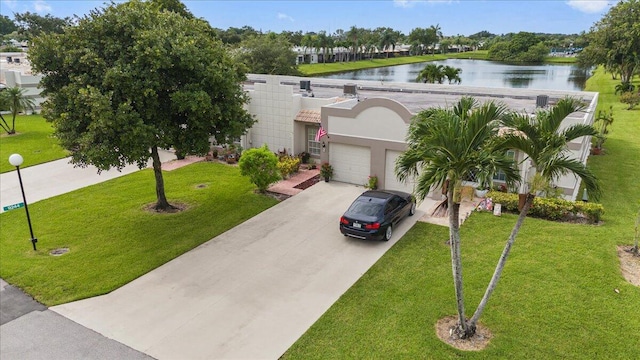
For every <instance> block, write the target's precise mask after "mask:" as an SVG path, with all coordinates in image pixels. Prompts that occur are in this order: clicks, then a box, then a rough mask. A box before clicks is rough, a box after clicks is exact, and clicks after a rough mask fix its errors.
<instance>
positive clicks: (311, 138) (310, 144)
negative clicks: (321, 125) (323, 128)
mask: <svg viewBox="0 0 640 360" xmlns="http://www.w3.org/2000/svg"><path fill="white" fill-rule="evenodd" d="M317 132H318V127H315V126H309V127H307V152H308V153H309V154H311V156H320V142H319V141H316V133H317Z"/></svg>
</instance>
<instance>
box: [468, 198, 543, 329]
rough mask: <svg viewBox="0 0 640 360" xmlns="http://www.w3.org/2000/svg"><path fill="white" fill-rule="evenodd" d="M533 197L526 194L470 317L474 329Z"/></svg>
mask: <svg viewBox="0 0 640 360" xmlns="http://www.w3.org/2000/svg"><path fill="white" fill-rule="evenodd" d="M535 197H536V196H535V195H534V194H531V193H528V194H527V200H526V201H525V203H524V206H523V207H522V210H520V215H519V216H518V220H517V221H516V224H515V225H514V226H513V230H511V235H509V240H507V243H506V244H505V246H504V249H503V250H502V255H500V259H499V260H498V264H497V265H496V269H495V270H494V272H493V276H492V277H491V281H490V282H489V285H488V286H487V290H486V291H485V293H484V296H483V297H482V300H480V304H479V305H478V308H477V309H476V312H475V313H474V314H473V316H472V317H471V320H470V321H469V323H470V326H472V327H474V328H475V327H476V324H477V323H478V319H480V316H481V315H482V312H483V311H484V308H485V307H486V306H487V303H488V302H489V298H490V297H491V294H493V290H495V288H496V286H497V285H498V281H499V280H500V276H501V275H502V270H503V269H504V264H505V263H506V262H507V257H509V253H510V252H511V246H513V243H514V242H515V241H516V236H518V233H519V232H520V227H522V223H523V222H524V219H525V218H526V217H527V213H528V212H529V208H531V205H532V204H533V199H534V198H535Z"/></svg>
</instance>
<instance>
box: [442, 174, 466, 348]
mask: <svg viewBox="0 0 640 360" xmlns="http://www.w3.org/2000/svg"><path fill="white" fill-rule="evenodd" d="M453 193H454V185H453V183H452V182H451V183H450V184H449V188H448V189H447V203H448V208H449V240H450V242H451V270H452V272H453V286H454V288H455V292H456V303H457V306H458V321H459V330H460V331H459V332H460V333H459V334H458V335H459V336H460V337H461V338H466V337H467V335H466V334H467V332H468V330H469V329H468V327H467V319H466V317H465V315H464V293H463V287H462V258H461V256H460V203H457V202H455V201H454V199H453Z"/></svg>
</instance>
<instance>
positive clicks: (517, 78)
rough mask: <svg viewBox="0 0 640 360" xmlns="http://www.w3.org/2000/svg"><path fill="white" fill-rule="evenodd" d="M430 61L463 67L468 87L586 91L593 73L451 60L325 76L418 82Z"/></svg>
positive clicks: (548, 66) (563, 67)
mask: <svg viewBox="0 0 640 360" xmlns="http://www.w3.org/2000/svg"><path fill="white" fill-rule="evenodd" d="M430 63H434V64H438V65H444V66H447V65H448V66H453V67H456V68H460V69H462V73H461V74H460V78H461V79H462V82H461V83H460V85H465V86H482V87H498V88H505V87H510V88H530V89H550V90H576V91H581V90H584V87H585V83H586V81H587V79H588V78H589V77H590V76H591V72H590V71H589V70H584V69H580V68H578V67H577V66H576V65H564V64H540V65H511V64H505V63H500V62H495V61H486V60H465V59H448V60H443V61H430V62H422V63H415V64H406V65H395V66H388V67H381V68H374V69H364V70H357V71H349V72H345V73H340V74H333V75H327V76H323V77H324V78H328V79H350V80H374V81H383V82H384V81H390V82H416V77H417V76H418V74H419V73H420V71H421V70H422V69H424V67H425V65H426V64H430ZM445 83H446V81H445ZM452 86H454V85H452Z"/></svg>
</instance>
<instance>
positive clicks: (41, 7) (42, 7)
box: [33, 0, 52, 13]
mask: <svg viewBox="0 0 640 360" xmlns="http://www.w3.org/2000/svg"><path fill="white" fill-rule="evenodd" d="M33 8H34V9H35V10H36V12H37V13H50V12H51V9H52V8H51V5H49V4H47V2H46V1H43V0H37V1H34V2H33Z"/></svg>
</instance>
